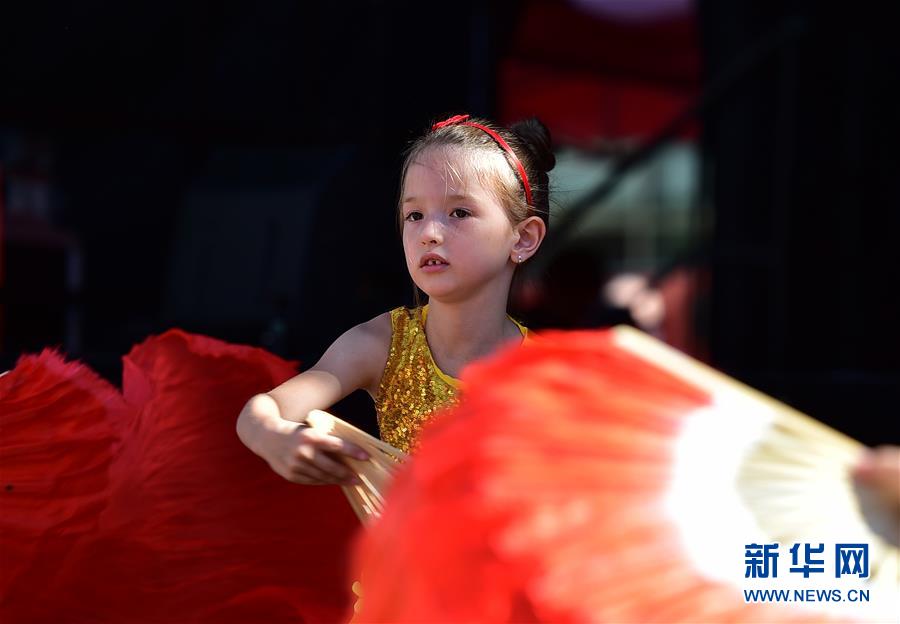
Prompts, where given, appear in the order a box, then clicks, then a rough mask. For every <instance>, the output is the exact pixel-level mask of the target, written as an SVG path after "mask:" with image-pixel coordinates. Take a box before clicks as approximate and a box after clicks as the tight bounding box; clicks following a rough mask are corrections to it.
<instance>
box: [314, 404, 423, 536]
mask: <svg viewBox="0 0 900 624" xmlns="http://www.w3.org/2000/svg"><path fill="white" fill-rule="evenodd" d="M306 422H307V423H308V424H309V425H310V426H311V427H313V428H314V429H316V430H318V431H321V432H323V433H329V434H331V435H335V436H337V437H339V438H341V439H343V440H347V441H348V442H352V443H354V444H356V445H357V446H359V447H360V448H362V449H363V450H364V451H365V452H366V453H368V454H369V459H367V460H359V459H353V458H350V457H346V458H343V460H344V463H345V464H346V465H347V466H348V467H349V468H350V469H351V470H352V471H353V472H354V473H355V474H356V476H357V477H358V478H359V480H360V481H361V484H360V485H343V486H341V490H343V492H344V495H345V496H346V497H347V501H348V502H349V503H350V507H351V508H352V509H353V511H354V513H355V514H356V516H357V517H358V518H359V519H360V521H361V522H362V523H363V525H365V526H367V525H369V524H370V523H371V522H372V521H373V520H375V519H377V518H378V517H380V516H381V513H382V511H383V510H384V493H385V491H386V490H387V488H388V486H389V485H390V482H391V477H392V476H393V472H394V470H396V469H397V467H398V466H399V465H400V462H402V461H403V460H404V459H406V453H404V452H403V451H401V450H400V449H397V448H394V447H393V446H391V445H390V444H386V443H385V442H382V441H381V440H379V439H378V438H375V437H373V436H371V435H369V434H368V433H366V432H365V431H362V430H361V429H358V428H356V427H354V426H353V425H351V424H350V423H348V422H345V421H343V420H341V419H340V418H337V417H336V416H333V415H332V414H329V413H328V412H324V411H322V410H312V411H310V412H309V414H308V415H307V417H306Z"/></svg>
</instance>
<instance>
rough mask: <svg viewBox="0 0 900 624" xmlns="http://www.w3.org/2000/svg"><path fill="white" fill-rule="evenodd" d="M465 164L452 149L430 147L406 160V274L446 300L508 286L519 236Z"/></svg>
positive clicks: (430, 293)
mask: <svg viewBox="0 0 900 624" xmlns="http://www.w3.org/2000/svg"><path fill="white" fill-rule="evenodd" d="M468 169H469V166H468V165H467V163H466V162H465V160H464V159H462V158H459V157H458V156H457V155H456V154H454V152H453V150H445V149H431V150H428V151H426V152H425V153H423V154H421V155H420V156H419V158H418V159H417V160H415V161H413V162H411V163H410V164H409V167H408V169H407V172H406V179H405V183H404V186H403V195H402V198H401V205H400V210H401V215H400V216H401V218H402V219H403V250H404V252H405V255H406V267H407V269H408V270H409V274H410V276H412V279H413V281H414V282H415V283H416V285H417V286H418V287H419V288H421V289H422V290H423V291H424V292H425V293H427V294H428V296H429V297H432V298H435V299H439V300H443V301H447V302H456V301H461V300H465V299H466V298H469V297H471V296H473V295H476V294H478V293H479V292H481V291H482V290H483V289H485V288H491V287H498V288H500V287H502V288H507V289H508V288H509V279H510V278H511V276H512V272H513V270H514V268H515V265H514V264H513V262H512V257H511V255H512V249H513V245H514V244H515V243H516V241H517V240H518V238H519V235H518V233H517V232H516V230H515V228H513V226H512V224H510V222H509V218H508V217H507V215H506V210H505V209H504V208H503V206H502V205H501V204H500V203H499V202H498V201H497V199H496V198H495V197H494V196H493V195H492V194H491V193H490V192H488V190H487V189H485V188H484V187H483V186H482V185H481V184H480V183H479V182H478V180H477V179H476V177H475V175H474V174H473V173H472V172H471V171H469V170H468ZM451 172H457V173H458V175H452V173H451Z"/></svg>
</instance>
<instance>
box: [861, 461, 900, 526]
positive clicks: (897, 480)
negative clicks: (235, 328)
mask: <svg viewBox="0 0 900 624" xmlns="http://www.w3.org/2000/svg"><path fill="white" fill-rule="evenodd" d="M853 476H854V478H855V479H856V480H857V481H858V482H859V483H861V484H862V485H864V486H866V487H868V488H870V489H872V490H874V491H875V492H876V493H877V494H878V496H879V497H880V498H881V499H882V500H883V501H885V502H886V503H887V504H888V505H889V506H890V507H892V508H893V509H896V510H898V511H900V446H879V447H878V448H876V449H874V450H870V451H867V452H866V454H865V455H863V457H862V459H861V460H860V461H859V462H858V463H857V464H856V466H855V467H854V469H853Z"/></svg>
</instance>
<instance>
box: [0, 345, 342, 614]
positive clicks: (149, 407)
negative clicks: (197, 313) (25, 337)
mask: <svg viewBox="0 0 900 624" xmlns="http://www.w3.org/2000/svg"><path fill="white" fill-rule="evenodd" d="M124 364H125V367H124V374H123V387H124V399H123V397H122V396H121V395H120V394H119V393H118V392H117V391H116V390H115V389H114V388H112V387H111V386H109V385H108V384H106V383H105V382H102V381H101V380H100V379H98V378H97V377H96V375H94V374H93V373H91V372H90V371H88V370H87V369H85V368H84V367H82V366H79V365H77V364H64V363H63V362H62V360H61V358H60V357H59V356H55V355H53V354H49V353H45V354H43V355H42V356H41V357H40V358H37V359H35V358H29V357H25V358H23V359H22V360H21V361H20V362H19V364H18V365H17V367H16V368H15V369H14V370H13V371H11V372H9V373H8V374H7V375H5V376H4V377H3V378H0V427H2V431H3V437H2V441H0V444H2V448H0V468H2V470H0V478H2V485H7V484H9V485H8V486H7V489H6V490H5V491H3V492H2V495H3V496H4V506H3V514H2V524H0V527H2V532H0V539H2V541H0V545H2V547H3V552H2V558H3V562H2V563H3V565H2V566H0V570H2V576H0V581H2V583H3V584H2V585H0V590H2V599H0V620H2V621H4V622H6V621H9V622H17V621H35V620H40V621H47V622H51V621H52V622H78V621H84V622H87V621H90V622H129V623H138V622H215V623H216V624H222V623H227V622H234V623H244V622H253V621H265V622H303V621H336V620H340V619H342V618H343V617H344V615H345V614H346V613H347V612H348V610H349V605H350V599H351V592H350V583H349V581H348V580H347V576H348V574H347V572H346V564H345V560H346V552H347V545H348V544H349V540H350V538H351V536H352V535H353V533H354V532H355V531H356V530H357V528H358V527H359V523H358V521H357V519H356V518H355V517H354V515H353V513H352V510H351V509H350V508H349V507H348V505H347V503H346V501H345V499H344V497H343V496H342V494H341V492H340V490H339V489H338V488H313V487H299V486H296V485H293V484H290V483H288V482H286V481H284V480H282V479H281V478H280V477H278V476H277V475H275V474H274V473H273V472H272V471H271V470H270V469H269V468H268V467H267V466H266V465H265V463H264V462H262V461H260V460H259V459H258V458H256V457H254V456H253V455H252V454H251V453H250V452H248V451H247V449H246V448H244V446H243V445H241V443H240V441H239V440H238V438H237V435H236V433H235V428H234V427H235V419H236V417H237V414H238V412H239V411H240V409H241V407H242V406H243V404H244V402H245V401H246V400H247V399H248V398H249V397H250V396H252V395H253V394H255V393H257V392H261V391H265V390H267V389H269V388H271V387H273V386H275V385H277V384H278V383H281V382H282V381H284V380H285V379H287V378H288V377H290V376H291V375H293V374H294V373H295V364H293V363H291V362H286V361H284V360H282V359H280V358H278V357H276V356H273V355H271V354H269V353H266V352H265V351H263V350H261V349H255V348H251V347H243V346H237V345H229V344H226V343H224V342H221V341H218V340H213V339H210V338H205V337H202V336H196V335H191V334H187V333H184V332H181V331H177V330H176V331H170V332H167V333H166V334H163V335H162V336H159V337H156V338H151V339H149V340H147V341H146V342H144V343H143V344H141V345H138V346H136V347H135V348H134V349H132V351H131V353H129V354H128V356H126V358H125V361H124ZM50 596H52V600H48V599H47V598H48V597H50Z"/></svg>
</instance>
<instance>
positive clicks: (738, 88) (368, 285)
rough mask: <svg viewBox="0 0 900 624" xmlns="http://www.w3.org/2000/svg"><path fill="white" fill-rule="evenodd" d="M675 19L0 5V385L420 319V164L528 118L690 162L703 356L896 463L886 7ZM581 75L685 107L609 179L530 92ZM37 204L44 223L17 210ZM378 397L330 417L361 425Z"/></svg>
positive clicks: (898, 383) (635, 131) (895, 91)
mask: <svg viewBox="0 0 900 624" xmlns="http://www.w3.org/2000/svg"><path fill="white" fill-rule="evenodd" d="M582 4H589V3H582ZM675 4H678V3H675ZM682 4H683V5H684V7H686V8H683V9H682V10H681V11H679V12H676V13H675V15H674V17H673V16H672V15H668V16H665V17H664V19H662V21H661V23H656V24H650V25H647V24H646V23H644V22H634V21H629V20H625V21H623V20H621V19H613V18H611V17H610V15H608V14H607V15H598V14H597V13H591V12H588V11H584V10H582V9H583V7H582V9H580V8H579V7H575V6H573V4H572V3H565V2H553V1H550V0H544V1H533V2H523V3H516V2H488V3H480V2H462V3H460V2H457V3H453V4H452V5H450V4H444V3H434V4H432V3H410V2H390V3H388V2H374V1H373V2H367V3H362V2H352V3H303V2H298V1H292V2H289V1H287V0H282V1H273V2H249V1H245V2H226V3H218V2H217V3H212V2H178V3H176V2H152V3H151V2H127V3H121V2H110V1H107V0H94V1H90V2H79V3H72V4H63V3H59V4H55V3H21V4H19V5H17V6H12V4H11V3H6V4H4V6H3V8H2V11H3V15H2V16H0V52H2V54H0V59H2V60H0V62H2V76H0V157H2V161H0V163H2V165H0V191H2V194H0V197H2V198H3V202H2V203H0V207H2V208H3V219H4V224H3V237H4V242H3V249H2V252H3V264H2V272H3V275H2V278H3V280H2V297H3V298H2V319H0V320H2V334H0V340H2V342H0V349H2V353H0V369H6V368H10V367H11V366H13V365H14V363H15V360H16V358H17V357H18V355H19V354H21V353H22V352H26V351H35V350H40V349H41V348H43V347H45V346H59V347H61V348H63V349H64V350H66V351H67V352H68V353H69V354H70V355H71V356H73V357H76V358H79V359H81V360H83V361H85V362H86V363H88V364H89V365H91V366H92V367H94V368H95V369H96V370H98V372H100V373H101V374H103V375H104V376H106V377H108V378H110V379H112V380H113V381H116V382H118V380H119V379H120V375H121V364H120V358H121V356H122V355H124V354H125V353H126V352H127V351H128V349H129V348H130V347H131V345H132V344H134V343H136V342H139V341H141V340H143V339H144V338H146V337H147V336H148V335H150V334H154V333H159V332H161V331H164V330H165V329H167V328H169V327H173V326H179V327H182V328H184V329H187V330H189V331H195V332H201V333H205V334H209V335H213V336H216V337H219V338H222V339H225V340H229V341H235V342H244V343H249V344H255V345H260V346H264V347H266V348H268V349H270V350H272V351H274V352H276V353H278V354H280V355H283V356H285V357H288V358H291V359H299V360H300V361H301V362H302V363H303V365H304V366H306V365H310V364H312V363H313V362H314V361H315V359H316V358H317V357H318V356H319V355H320V354H321V353H322V351H323V350H324V348H325V347H327V345H328V344H330V342H331V341H333V340H334V338H336V337H337V335H339V334H340V333H341V332H342V331H344V330H345V329H347V328H348V327H350V326H352V325H353V324H355V323H358V322H362V321H364V320H367V319H369V318H371V317H373V316H375V315H376V314H379V313H380V312H383V311H385V310H387V309H389V308H391V307H394V306H396V305H400V304H402V303H411V302H412V290H411V286H410V283H409V279H408V276H407V275H406V271H405V266H404V263H403V257H402V250H401V246H400V241H399V236H398V233H397V230H396V225H395V220H394V218H393V206H394V203H395V201H396V194H397V182H398V173H399V167H400V163H401V160H402V158H401V153H402V151H403V149H404V147H405V146H406V145H407V143H408V141H410V140H411V139H413V138H415V137H416V136H417V135H418V134H419V133H421V132H422V131H423V130H424V129H425V128H427V127H428V125H429V124H430V123H431V122H432V121H434V120H435V119H439V118H443V117H445V116H447V115H448V114H451V113H458V112H461V111H466V112H470V113H473V114H480V115H486V116H489V117H492V118H497V119H499V120H500V121H502V122H505V123H508V122H511V121H514V120H515V119H517V118H519V117H521V116H522V115H526V114H536V115H538V116H540V117H541V118H542V119H544V120H545V121H547V123H548V125H549V126H550V128H551V130H553V131H554V134H555V136H556V138H557V139H558V142H559V143H560V144H561V145H566V144H569V145H578V146H579V147H581V148H584V149H589V150H595V151H597V150H598V149H599V151H600V152H602V153H603V154H604V155H605V156H607V157H609V158H612V159H613V160H614V161H615V162H620V163H621V162H623V158H625V159H627V158H633V159H635V160H638V161H640V159H641V158H643V156H641V146H644V147H645V148H647V149H646V158H647V159H650V158H653V154H654V151H653V149H652V146H653V145H654V141H656V140H657V139H659V140H660V143H661V144H663V145H664V144H665V143H666V142H667V141H668V140H669V139H668V138H667V137H669V138H671V139H672V140H679V141H682V140H687V141H692V142H695V143H696V145H698V146H699V149H700V153H701V154H702V158H703V160H702V162H703V168H702V179H701V180H700V181H699V184H700V187H701V189H702V194H701V200H700V201H699V203H698V206H697V208H696V210H697V215H698V219H699V223H700V225H699V226H698V232H699V233H700V235H699V236H698V238H697V240H696V241H695V244H694V245H693V247H692V248H690V249H686V250H683V251H682V253H680V254H679V255H677V256H674V257H673V258H672V259H671V260H672V263H674V264H681V265H689V266H691V267H693V268H695V269H698V270H700V271H702V273H703V274H704V275H707V276H708V278H709V279H708V289H707V290H706V291H705V294H704V295H703V296H702V297H700V298H698V300H697V301H696V302H695V306H694V314H693V316H692V318H693V321H692V322H693V326H692V329H693V333H694V335H695V337H696V340H697V343H698V344H701V345H702V348H701V349H698V351H697V353H698V354H699V355H702V356H703V357H705V358H707V359H708V360H710V361H711V362H712V363H713V364H715V365H716V366H718V367H720V368H723V369H724V370H725V371H727V372H729V373H730V374H732V375H734V376H736V377H738V378H740V379H742V380H744V381H747V382H748V383H750V384H751V385H754V386H756V387H758V388H760V389H762V390H764V391H765V392H768V393H770V394H773V395H775V396H777V397H779V398H781V399H783V400H785V401H787V402H788V403H790V404H792V405H794V406H796V407H798V408H799V409H801V410H803V411H806V412H808V413H810V414H812V415H814V416H816V417H817V418H819V419H821V420H824V421H825V422H828V423H831V424H833V425H835V426H837V427H838V428H840V429H842V430H844V431H845V432H847V433H849V434H851V435H853V436H855V437H858V438H859V439H861V440H863V441H865V442H868V443H878V442H889V441H893V442H898V441H900V433H898V422H900V418H898V407H897V406H898V399H900V365H898V357H897V353H898V348H900V330H898V319H900V301H898V295H897V290H898V286H900V279H898V260H897V248H898V242H900V240H898V239H900V234H898V232H900V216H898V215H900V210H898V207H900V156H898V140H900V128H898V125H900V123H898V113H897V111H898V110H900V85H898V81H900V78H898V77H900V54H898V46H897V45H896V44H895V43H894V41H895V39H896V33H895V32H894V31H895V30H896V24H897V17H900V16H898V10H897V9H895V8H892V7H891V6H890V4H889V3H882V4H881V5H879V6H875V5H873V6H862V5H860V6H857V5H851V4H843V5H840V6H831V3H821V2H812V1H810V2H780V3H759V2H754V1H752V0H735V1H733V2H719V1H714V0H709V1H701V2H699V3H697V4H696V5H690V4H688V3H682ZM551 18H552V19H551ZM523 68H524V69H523ZM576 75H577V76H581V77H584V79H585V80H586V81H588V82H589V83H590V84H592V85H601V86H602V85H609V84H613V83H615V84H622V83H623V82H624V83H627V84H630V85H652V86H653V88H657V89H658V90H660V92H665V93H667V94H670V95H672V97H674V98H676V100H677V101H679V102H680V104H678V105H677V106H673V107H671V110H667V112H666V114H662V115H656V114H655V113H653V112H652V111H649V109H648V111H637V112H638V113H641V114H638V115H637V119H638V121H637V122H633V124H634V125H633V127H632V128H631V131H630V132H629V133H627V134H628V139H629V146H630V147H629V148H628V149H627V150H625V152H624V157H623V156H617V154H618V152H610V151H609V150H607V151H605V152H604V151H603V149H602V148H598V147H597V145H602V144H603V141H604V140H605V139H609V138H613V139H620V138H621V136H612V137H610V136H608V135H606V134H605V132H606V131H605V130H604V128H605V127H607V126H604V125H603V124H602V123H599V124H598V125H596V126H592V125H591V124H592V123H593V120H597V119H603V120H608V119H609V115H610V113H609V111H606V112H605V113H604V112H603V111H601V110H598V111H597V113H596V116H593V112H592V111H591V110H590V109H588V110H585V108H586V107H587V105H586V103H585V101H579V100H577V99H572V98H571V97H570V96H569V95H567V94H565V93H563V92H562V90H557V89H553V88H548V87H547V86H546V84H545V83H542V82H540V81H538V80H537V77H538V76H543V77H547V76H565V77H571V76H576ZM673 94H674V95H673ZM679 98H680V99H679ZM670 99H671V98H670ZM667 101H668V100H667ZM576 109H577V113H576ZM634 112H635V111H632V110H628V111H624V112H623V111H619V112H618V113H617V114H618V115H619V116H618V117H617V119H622V118H625V117H627V115H628V114H631V113H634ZM604 115H606V116H605V117H604ZM679 115H681V117H680V119H681V121H679V122H677V123H675V124H674V125H673V126H671V128H670V129H671V130H672V132H671V133H669V134H665V132H664V130H665V128H666V120H667V119H679ZM632 118H633V115H632V117H629V119H632ZM622 123H623V124H624V123H626V122H622ZM661 133H663V134H665V136H662V135H661ZM609 134H614V133H612V132H610V133H609ZM647 146H650V147H647ZM629 174H630V169H629V167H628V166H623V167H622V172H621V174H620V177H622V178H624V177H626V176H628V175H629ZM29 194H36V195H35V196H36V197H38V196H39V197H38V199H36V200H34V202H33V203H34V204H35V205H38V206H40V207H42V208H40V209H35V210H31V211H30V212H29V211H24V212H22V211H20V210H17V209H16V207H17V206H22V205H31V204H29V201H30V200H27V197H29ZM23 197H26V199H25V200H23ZM600 206H601V208H600V209H602V202H600ZM602 244H603V243H602V241H596V245H597V246H601V245H602ZM566 247H567V241H566V240H564V239H560V240H558V241H555V242H554V247H553V248H554V249H557V250H564V249H566ZM607 253H615V252H612V251H609V250H607ZM653 269H654V270H656V271H657V272H658V275H662V274H664V273H665V272H666V270H667V267H665V266H659V267H653ZM524 320H525V321H526V322H530V323H531V324H532V325H533V326H535V327H540V326H541V325H542V323H541V322H540V319H539V318H538V315H536V316H535V318H532V319H529V318H528V317H527V315H525V319H524ZM367 401H368V399H367V398H366V397H355V398H352V399H350V400H349V401H348V402H346V403H345V404H344V405H343V406H340V407H339V408H338V413H341V414H342V415H344V416H347V417H350V418H353V419H357V420H360V421H361V422H363V423H364V424H365V425H366V426H367V427H368V428H370V429H371V428H372V425H373V423H372V413H371V408H370V407H369V406H368V404H367Z"/></svg>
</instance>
